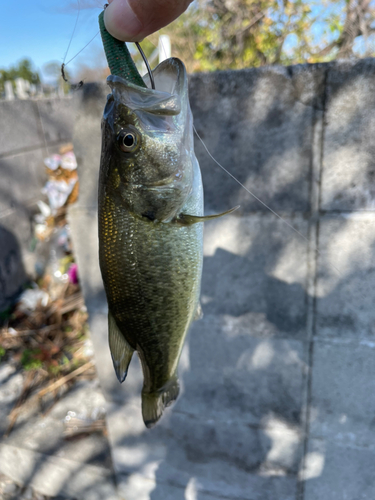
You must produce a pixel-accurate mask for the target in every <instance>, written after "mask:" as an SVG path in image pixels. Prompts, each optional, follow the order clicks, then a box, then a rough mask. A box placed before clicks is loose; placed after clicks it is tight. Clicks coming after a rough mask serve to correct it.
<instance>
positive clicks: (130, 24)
mask: <svg viewBox="0 0 375 500" xmlns="http://www.w3.org/2000/svg"><path fill="white" fill-rule="evenodd" d="M190 2H191V0H109V5H108V7H107V8H106V10H105V12H104V23H105V27H106V29H107V30H108V31H109V33H110V34H111V35H112V36H114V37H115V38H117V39H119V40H123V41H126V42H139V41H141V40H143V38H145V37H146V36H148V35H150V34H151V33H154V32H155V31H157V30H159V29H160V28H163V27H164V26H166V25H167V24H169V23H171V22H172V21H174V20H175V19H176V18H177V17H178V16H179V15H181V14H182V13H183V12H184V11H185V10H186V9H187V7H188V6H189V4H190Z"/></svg>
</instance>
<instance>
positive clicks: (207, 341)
mask: <svg viewBox="0 0 375 500" xmlns="http://www.w3.org/2000/svg"><path fill="white" fill-rule="evenodd" d="M233 323H234V322H230V321H228V319H227V318H225V317H224V318H223V317H219V318H218V317H214V316H212V315H207V316H206V317H204V318H203V319H202V320H201V321H198V322H196V323H195V324H194V325H193V328H192V330H191V333H190V336H189V339H188V346H187V349H188V352H187V353H186V355H185V357H183V358H182V361H181V363H180V377H181V382H182V384H183V391H182V394H181V396H180V398H179V399H178V401H177V403H176V411H183V412H186V413H188V414H190V415H195V416H196V417H200V418H202V417H203V416H205V418H207V419H213V421H216V420H223V421H237V422H243V423H246V424H251V425H264V423H265V422H268V420H269V419H270V418H271V419H273V418H275V419H276V420H277V421H279V420H280V421H282V422H284V424H285V425H287V426H288V425H291V426H298V425H299V424H300V419H301V410H302V391H303V378H304V373H305V370H306V365H305V361H304V350H303V344H302V342H301V341H299V340H281V339H274V338H267V337H266V338H254V337H252V333H251V330H250V329H249V330H247V331H246V329H245V328H241V329H237V328H236V327H235V326H234V324H233ZM284 424H283V425H284Z"/></svg>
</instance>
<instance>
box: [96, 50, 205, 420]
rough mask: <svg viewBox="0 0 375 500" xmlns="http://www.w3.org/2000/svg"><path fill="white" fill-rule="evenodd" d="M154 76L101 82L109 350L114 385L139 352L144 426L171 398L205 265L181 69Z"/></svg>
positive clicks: (199, 192) (164, 67)
mask: <svg viewBox="0 0 375 500" xmlns="http://www.w3.org/2000/svg"><path fill="white" fill-rule="evenodd" d="M154 78H155V83H156V88H157V89H158V90H152V89H148V88H142V87H139V86H136V85H134V84H132V83H129V82H127V81H126V80H124V79H122V78H120V77H118V76H110V77H108V83H109V85H110V87H111V89H112V94H111V95H109V96H108V101H107V105H106V107H105V110H104V117H103V123H102V155H101V166H100V177H99V259H100V268H101V272H102V277H103V282H104V287H105V291H106V295H107V300H108V307H109V314H108V316H109V318H108V319H109V321H108V323H109V344H110V349H111V354H112V359H113V364H114V367H115V370H116V374H117V377H118V379H119V381H120V382H123V381H124V380H125V377H126V374H127V370H128V365H129V363H130V360H131V357H132V355H133V352H134V351H135V350H136V351H137V352H138V355H139V357H140V359H141V363H142V368H143V374H144V386H143V390H142V414H143V419H144V422H145V424H146V426H147V427H151V426H152V425H153V424H155V422H156V421H157V420H158V419H159V418H160V416H161V414H162V412H163V410H164V407H165V406H167V405H168V404H170V403H171V402H172V401H173V400H175V399H176V398H177V396H178V392H179V384H178V378H177V365H178V360H179V357H180V354H181V350H182V346H183V342H184V339H185V336H186V333H187V331H188V328H189V325H190V323H191V322H192V320H193V318H194V316H195V315H196V313H197V308H198V304H199V292H200V280H201V272H202V260H203V248H202V246H203V224H202V222H199V217H201V216H202V215H203V189H202V180H201V173H200V169H199V165H198V162H197V160H196V157H195V155H194V148H193V132H192V117H191V111H190V106H189V101H188V89H187V77H186V71H185V68H184V65H183V64H182V63H181V61H179V60H177V59H170V60H168V61H165V62H164V63H162V64H161V65H160V66H158V68H157V69H156V70H155V71H154ZM185 214H186V215H188V216H191V215H193V216H194V217H196V218H197V223H196V224H194V223H189V222H193V218H190V219H189V217H188V219H187V220H184V217H185Z"/></svg>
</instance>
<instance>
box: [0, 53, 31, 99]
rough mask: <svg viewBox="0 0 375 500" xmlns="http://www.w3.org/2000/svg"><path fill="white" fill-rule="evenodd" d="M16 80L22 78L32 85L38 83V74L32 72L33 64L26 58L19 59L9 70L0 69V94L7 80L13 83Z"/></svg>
mask: <svg viewBox="0 0 375 500" xmlns="http://www.w3.org/2000/svg"><path fill="white" fill-rule="evenodd" d="M16 78H23V79H24V80H26V81H28V82H30V83H33V84H38V83H40V77H39V73H38V72H37V71H35V70H34V68H33V63H32V62H31V60H30V59H27V58H25V59H21V61H19V62H18V63H17V64H15V65H14V66H11V67H10V68H9V69H0V92H4V83H5V82H6V81H7V80H11V81H14V80H15V79H16Z"/></svg>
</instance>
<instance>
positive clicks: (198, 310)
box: [194, 302, 203, 321]
mask: <svg viewBox="0 0 375 500" xmlns="http://www.w3.org/2000/svg"><path fill="white" fill-rule="evenodd" d="M202 318H203V311H202V306H201V303H200V302H198V304H197V308H196V310H195V314H194V321H197V320H198V319H202Z"/></svg>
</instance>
